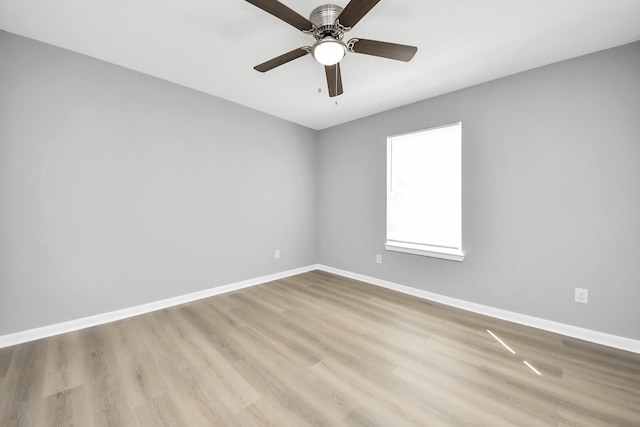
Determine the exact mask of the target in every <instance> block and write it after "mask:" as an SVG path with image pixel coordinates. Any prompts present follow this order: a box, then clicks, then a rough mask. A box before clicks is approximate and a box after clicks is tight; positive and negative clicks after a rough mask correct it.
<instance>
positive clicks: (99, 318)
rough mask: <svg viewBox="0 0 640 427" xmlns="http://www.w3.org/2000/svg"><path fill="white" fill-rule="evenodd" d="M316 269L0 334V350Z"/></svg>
mask: <svg viewBox="0 0 640 427" xmlns="http://www.w3.org/2000/svg"><path fill="white" fill-rule="evenodd" d="M317 269H318V266H317V265H309V266H306V267H301V268H296V269H293V270H288V271H283V272H280V273H275V274H270V275H267V276H262V277H256V278H254V279H249V280H243V281H242V282H236V283H231V284H228V285H223V286H218V287H215V288H211V289H205V290H203V291H198V292H193V293H190V294H186V295H180V296H177V297H173V298H167V299H163V300H160V301H155V302H151V303H148V304H142V305H138V306H135V307H129V308H123V309H121V310H115V311H111V312H108V313H103V314H97V315H95V316H89V317H84V318H82V319H76V320H70V321H68V322H63V323H56V324H54V325H47V326H43V327H40V328H35V329H29V330H26V331H20V332H15V333H12V334H7V335H0V348H3V347H10V346H12V345H16V344H22V343H25V342H29V341H35V340H38V339H41V338H47V337H51V336H54V335H59V334H64V333H66V332H73V331H77V330H80V329H84V328H89V327H91V326H97V325H103V324H105V323H109V322H115V321H117V320H122V319H126V318H128V317H133V316H138V315H141V314H146V313H149V312H152V311H156V310H162V309H163V308H168V307H173V306H176V305H180V304H185V303H187V302H191V301H196V300H199V299H203V298H208V297H212V296H215V295H220V294H224V293H227V292H232V291H237V290H238V289H244V288H248V287H251V286H255V285H260V284H262V283H267V282H271V281H274V280H278V279H283V278H285V277H290V276H295V275H296V274H302V273H306V272H308V271H312V270H317Z"/></svg>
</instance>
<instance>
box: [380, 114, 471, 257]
mask: <svg viewBox="0 0 640 427" xmlns="http://www.w3.org/2000/svg"><path fill="white" fill-rule="evenodd" d="M461 136H462V125H461V123H456V124H453V125H448V126H442V127H438V128H433V129H428V130H425V131H419V132H414V133H409V134H405V135H399V136H392V137H389V138H388V139H387V243H386V247H387V249H390V250H400V251H403V252H410V253H415V254H419V255H428V256H438V254H442V255H444V256H441V257H442V258H447V259H455V260H462V258H463V253H462V143H461Z"/></svg>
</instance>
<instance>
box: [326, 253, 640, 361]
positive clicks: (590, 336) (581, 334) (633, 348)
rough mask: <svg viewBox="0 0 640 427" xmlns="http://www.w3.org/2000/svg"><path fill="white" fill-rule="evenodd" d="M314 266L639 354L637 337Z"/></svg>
mask: <svg viewBox="0 0 640 427" xmlns="http://www.w3.org/2000/svg"><path fill="white" fill-rule="evenodd" d="M317 269H318V270H322V271H326V272H328V273H333V274H337V275H339V276H344V277H348V278H350V279H355V280H359V281H361V282H365V283H369V284H372V285H376V286H381V287H383V288H387V289H392V290H394V291H398V292H402V293H404V294H408V295H413V296H415V297H418V298H423V299H426V300H429V301H434V302H438V303H441V304H445V305H448V306H451V307H456V308H460V309H463V310H467V311H471V312H473V313H478V314H483V315H485V316H490V317H494V318H496V319H502V320H506V321H509V322H513V323H518V324H520V325H525V326H531V327H533V328H536V329H542V330H545V331H549V332H554V333H557V334H561V335H565V336H569V337H573V338H578V339H581V340H584V341H589V342H593V343H596V344H601V345H605V346H607V347H613V348H617V349H620V350H625V351H630V352H633V353H638V354H640V341H638V340H634V339H631V338H625V337H620V336H617V335H611V334H607V333H604V332H598V331H593V330H591V329H585V328H579V327H577V326H572V325H566V324H564V323H560V322H554V321H551V320H546V319H541V318H538V317H533V316H528V315H525V314H520V313H515V312H513V311H508V310H502V309H499V308H494V307H490V306H486V305H482V304H476V303H472V302H468V301H464V300H460V299H456V298H451V297H447V296H444V295H439V294H435V293H432V292H427V291H423V290H421V289H416V288H412V287H410V286H405V285H400V284H398V283H393V282H388V281H386V280H381V279H376V278H375V277H369V276H365V275H362V274H358V273H352V272H350V271H346V270H340V269H338V268H333V267H329V266H326V265H318V266H317Z"/></svg>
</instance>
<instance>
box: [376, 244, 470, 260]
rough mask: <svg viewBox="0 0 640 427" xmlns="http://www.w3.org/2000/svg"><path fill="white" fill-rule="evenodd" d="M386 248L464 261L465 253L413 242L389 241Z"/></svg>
mask: <svg viewBox="0 0 640 427" xmlns="http://www.w3.org/2000/svg"><path fill="white" fill-rule="evenodd" d="M384 248H385V249H386V250H388V251H395V252H404V253H407V254H413V255H421V256H428V257H432V258H441V259H447V260H449V261H458V262H462V261H464V253H462V251H457V250H448V249H442V248H434V247H432V246H423V245H412V244H400V243H395V242H394V243H389V242H387V243H386V244H385V245H384Z"/></svg>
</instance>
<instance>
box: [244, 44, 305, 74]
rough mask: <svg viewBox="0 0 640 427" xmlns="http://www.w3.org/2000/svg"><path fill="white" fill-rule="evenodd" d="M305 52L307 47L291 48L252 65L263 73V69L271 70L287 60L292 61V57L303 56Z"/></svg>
mask: <svg viewBox="0 0 640 427" xmlns="http://www.w3.org/2000/svg"><path fill="white" fill-rule="evenodd" d="M307 53H309V49H305V48H303V47H299V48H298V49H293V50H292V51H291V52H287V53H285V54H283V55H280V56H276V57H275V58H273V59H270V60H268V61H267V62H263V63H262V64H260V65H256V66H255V67H253V69H254V70H256V71H260V72H261V73H264V72H265V71H269V70H272V69H274V68H276V67H279V66H280V65H282V64H286V63H287V62H289V61H293V60H294V59H298V58H300V57H303V56H305V55H306V54H307Z"/></svg>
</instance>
